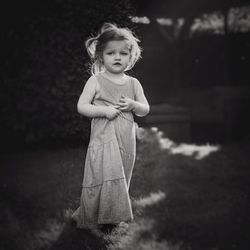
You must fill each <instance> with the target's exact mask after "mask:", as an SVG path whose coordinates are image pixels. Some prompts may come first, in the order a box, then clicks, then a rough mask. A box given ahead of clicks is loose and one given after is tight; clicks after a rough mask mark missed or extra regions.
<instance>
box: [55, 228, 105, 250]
mask: <svg viewBox="0 0 250 250" xmlns="http://www.w3.org/2000/svg"><path fill="white" fill-rule="evenodd" d="M106 245H107V241H106V240H104V238H103V237H98V236H96V235H94V234H92V233H91V232H90V231H88V230H83V229H78V228H76V226H75V224H73V223H72V224H67V225H65V226H64V229H63V231H62V233H61V234H60V236H59V238H58V239H57V241H56V242H55V243H54V244H53V245H52V246H51V247H50V250H83V249H86V250H105V249H107V247H106Z"/></svg>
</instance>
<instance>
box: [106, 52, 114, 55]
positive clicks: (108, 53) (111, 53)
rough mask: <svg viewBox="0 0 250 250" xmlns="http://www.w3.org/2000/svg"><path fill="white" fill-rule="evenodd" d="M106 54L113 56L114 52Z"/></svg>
mask: <svg viewBox="0 0 250 250" xmlns="http://www.w3.org/2000/svg"><path fill="white" fill-rule="evenodd" d="M106 54H107V55H113V54H114V52H107V53H106Z"/></svg>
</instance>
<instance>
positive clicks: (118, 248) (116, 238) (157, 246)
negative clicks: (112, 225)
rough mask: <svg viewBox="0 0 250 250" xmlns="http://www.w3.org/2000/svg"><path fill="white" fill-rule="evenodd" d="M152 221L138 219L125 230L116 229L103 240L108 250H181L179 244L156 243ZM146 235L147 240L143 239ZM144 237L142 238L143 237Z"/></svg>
mask: <svg viewBox="0 0 250 250" xmlns="http://www.w3.org/2000/svg"><path fill="white" fill-rule="evenodd" d="M154 223H155V222H154V220H152V219H140V220H138V221H134V222H132V223H130V224H129V226H128V227H126V228H125V229H124V228H122V227H118V228H117V229H115V230H113V231H112V233H111V234H110V235H106V236H105V239H106V240H107V242H109V245H108V246H107V249H108V250H135V249H136V250H181V248H180V244H178V245H172V244H169V243H168V242H167V241H165V240H164V241H158V240H157V237H156V235H155V233H154V231H153V225H154ZM145 235H147V239H145ZM143 236H144V237H143Z"/></svg>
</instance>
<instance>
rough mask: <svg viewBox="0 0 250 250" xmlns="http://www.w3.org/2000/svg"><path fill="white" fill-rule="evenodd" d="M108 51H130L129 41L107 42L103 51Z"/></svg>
mask: <svg viewBox="0 0 250 250" xmlns="http://www.w3.org/2000/svg"><path fill="white" fill-rule="evenodd" d="M108 49H118V50H122V49H128V50H129V49H130V43H129V41H126V40H121V41H119V40H118V41H116V40H115V41H109V42H107V44H106V46H105V50H108Z"/></svg>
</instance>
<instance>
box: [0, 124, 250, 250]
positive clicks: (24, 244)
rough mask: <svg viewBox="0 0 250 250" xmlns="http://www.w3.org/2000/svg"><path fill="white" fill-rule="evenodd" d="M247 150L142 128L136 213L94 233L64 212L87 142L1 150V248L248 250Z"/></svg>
mask: <svg viewBox="0 0 250 250" xmlns="http://www.w3.org/2000/svg"><path fill="white" fill-rule="evenodd" d="M249 149H250V145H249V143H247V142H244V143H243V142H241V143H237V144H227V145H226V144H225V145H210V144H206V145H194V144H176V143H174V142H173V141H170V140H168V139H167V138H164V136H163V135H162V134H161V133H160V132H159V131H157V130H156V129H150V130H145V131H144V132H143V133H142V138H141V139H140V140H139V141H138V145H137V159H136V164H135V168H134V173H133V178H132V181H131V187H130V194H131V198H132V203H133V210H134V214H135V220H134V222H132V223H130V224H129V226H128V227H122V226H121V227H118V228H116V229H114V230H113V231H112V232H111V233H109V234H106V235H104V236H99V237H97V236H95V235H93V234H91V233H90V232H88V231H86V230H79V229H76V228H75V227H74V225H72V224H67V223H65V222H64V219H63V213H64V211H65V210H66V209H75V208H76V207H77V206H78V202H79V197H80V192H81V182H82V175H83V163H84V156H85V152H86V149H85V148H84V147H82V148H64V149H54V150H39V151H32V152H22V153H13V154H11V153H9V154H5V155H2V156H1V157H0V158H1V203H0V208H1V211H2V216H1V229H0V237H1V239H0V249H3V250H9V249H13V250H14V249H15V250H19V249H20V250H23V249H25V250H33V249H38V250H41V249H44V250H45V249H52V250H57V249H60V250H64V249H67V250H71V249H72V250H73V249H74V250H75V249H90V250H91V249H95V250H96V249H107V250H114V249H119V250H132V249H133V250H134V249H138V250H151V249H152V250H163V249H164V250H184V249H188V250H198V249H199V250H208V249H210V250H222V249H225V250H230V249H236V250H245V249H246V250H247V249H249V247H250V240H249V237H248V236H249V225H250V216H249V213H248V211H249V208H250V198H249V192H248V189H249V184H250V180H249V173H250V170H249V163H248V162H249V159H250V155H249V152H250V150H249Z"/></svg>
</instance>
